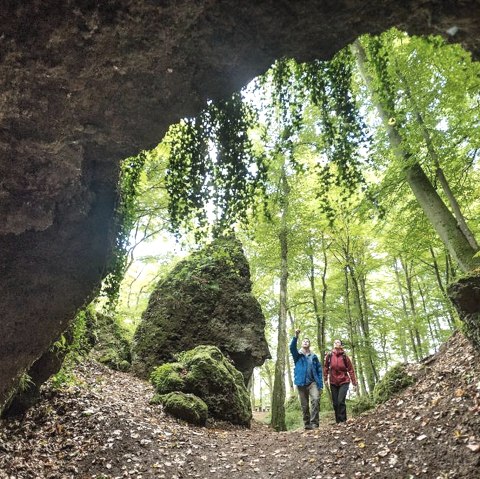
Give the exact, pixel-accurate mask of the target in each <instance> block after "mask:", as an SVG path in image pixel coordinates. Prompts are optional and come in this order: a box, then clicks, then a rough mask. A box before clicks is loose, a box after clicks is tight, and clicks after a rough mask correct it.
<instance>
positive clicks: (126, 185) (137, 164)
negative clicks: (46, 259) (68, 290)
mask: <svg viewBox="0 0 480 479" xmlns="http://www.w3.org/2000/svg"><path fill="white" fill-rule="evenodd" d="M145 160H146V152H145V151H142V152H141V153H139V154H138V155H137V156H132V157H130V158H127V159H125V160H124V161H123V162H122V163H121V165H120V178H119V183H118V190H119V200H118V204H117V207H116V210H115V225H116V230H117V234H116V236H115V244H114V247H113V251H112V256H111V259H110V263H109V266H108V274H107V276H106V277H105V279H104V281H103V285H102V290H101V292H100V295H101V296H106V297H107V300H108V307H109V308H114V307H115V305H116V302H117V300H118V295H119V291H120V284H121V282H122V279H123V276H124V274H125V267H126V259H127V250H128V242H129V236H130V232H131V231H132V229H133V227H134V224H135V220H136V216H137V215H136V204H137V201H136V199H137V189H138V184H139V181H140V175H141V172H142V170H143V166H144V165H145Z"/></svg>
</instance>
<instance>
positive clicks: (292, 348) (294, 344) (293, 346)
mask: <svg viewBox="0 0 480 479" xmlns="http://www.w3.org/2000/svg"><path fill="white" fill-rule="evenodd" d="M299 335H300V330H299V329H296V330H295V336H294V337H293V338H292V341H291V342H290V352H291V353H292V357H293V362H294V363H296V362H297V361H298V360H299V359H300V354H298V348H297V341H298V336H299Z"/></svg>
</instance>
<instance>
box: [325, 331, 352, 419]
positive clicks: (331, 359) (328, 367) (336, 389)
mask: <svg viewBox="0 0 480 479" xmlns="http://www.w3.org/2000/svg"><path fill="white" fill-rule="evenodd" d="M323 367H324V370H323V375H324V376H325V380H326V381H328V382H329V383H330V390H331V392H332V403H333V409H334V410H335V421H336V422H337V424H338V423H340V422H345V421H346V420H347V406H346V404H345V400H346V398H347V392H348V388H349V386H350V382H351V383H352V385H353V386H354V387H357V378H356V377H355V371H354V370H353V365H352V361H351V360H350V358H349V357H348V356H347V355H346V353H345V351H344V350H343V344H342V341H340V339H336V340H335V341H334V342H333V350H332V351H331V352H329V353H327V355H326V356H325V361H324V362H323Z"/></svg>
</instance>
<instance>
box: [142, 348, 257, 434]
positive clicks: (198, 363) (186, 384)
mask: <svg viewBox="0 0 480 479" xmlns="http://www.w3.org/2000/svg"><path fill="white" fill-rule="evenodd" d="M178 360H179V362H177V363H167V364H164V365H162V366H159V367H158V368H156V369H155V370H154V372H153V373H152V376H151V380H152V382H153V384H154V385H155V388H156V390H157V392H158V393H159V394H167V393H170V392H175V391H180V392H183V393H186V394H194V395H195V396H198V397H200V398H201V399H202V400H203V401H204V402H205V403H206V404H207V406H208V411H209V414H210V415H212V416H213V417H215V418H217V419H223V420H226V421H230V422H232V423H234V424H242V425H250V420H251V417H252V412H251V406H250V396H249V394H248V391H247V390H246V388H245V384H244V380H243V376H242V374H241V373H240V372H239V371H237V370H236V369H235V367H234V366H233V365H232V364H231V363H230V361H229V360H228V359H227V358H225V357H224V356H223V354H222V352H221V351H220V350H219V349H218V348H217V347H215V346H198V347H196V348H195V349H193V350H190V351H186V352H183V353H181V354H179V355H178Z"/></svg>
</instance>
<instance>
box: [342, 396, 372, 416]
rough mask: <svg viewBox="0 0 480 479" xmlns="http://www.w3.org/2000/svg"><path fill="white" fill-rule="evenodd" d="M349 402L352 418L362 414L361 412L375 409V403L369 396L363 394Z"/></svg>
mask: <svg viewBox="0 0 480 479" xmlns="http://www.w3.org/2000/svg"><path fill="white" fill-rule="evenodd" d="M348 402H349V406H350V410H351V411H352V414H353V415H354V416H358V415H359V414H362V412H365V411H368V410H369V409H372V408H374V407H375V403H374V401H373V399H372V397H371V396H370V395H369V394H363V395H362V396H357V397H355V399H351V400H350V401H348Z"/></svg>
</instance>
